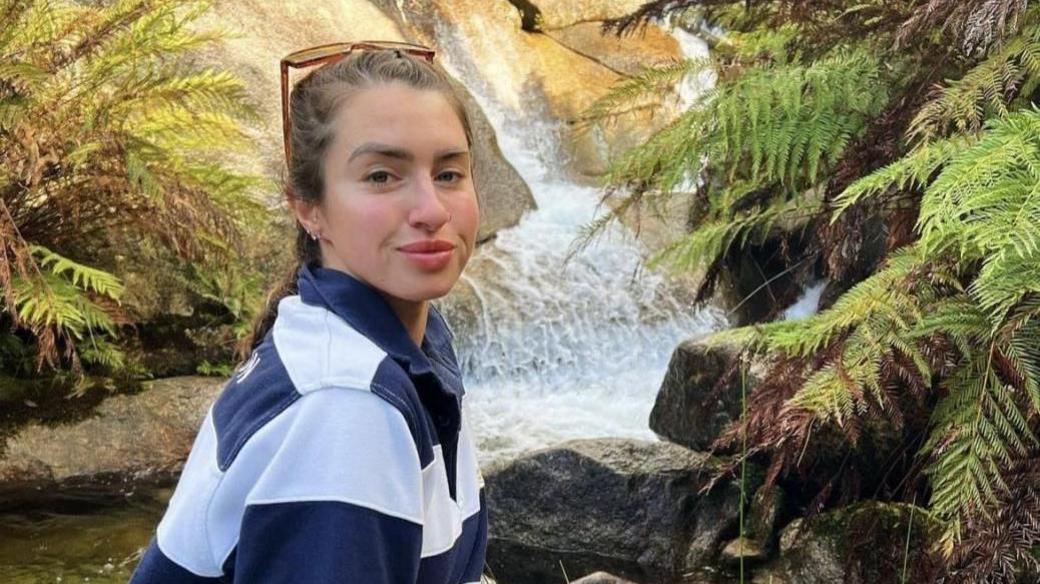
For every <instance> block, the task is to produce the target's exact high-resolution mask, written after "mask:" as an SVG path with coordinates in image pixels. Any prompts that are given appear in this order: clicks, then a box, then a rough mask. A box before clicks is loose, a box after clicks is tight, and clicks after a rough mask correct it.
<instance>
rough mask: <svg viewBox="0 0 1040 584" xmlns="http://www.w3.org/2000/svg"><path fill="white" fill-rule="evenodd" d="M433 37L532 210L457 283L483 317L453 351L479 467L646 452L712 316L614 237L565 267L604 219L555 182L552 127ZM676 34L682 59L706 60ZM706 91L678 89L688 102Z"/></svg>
mask: <svg viewBox="0 0 1040 584" xmlns="http://www.w3.org/2000/svg"><path fill="white" fill-rule="evenodd" d="M436 34H437V36H438V38H437V41H438V45H439V46H440V47H442V48H444V49H445V50H444V54H443V55H444V56H443V63H444V66H445V68H446V69H447V70H448V71H450V72H451V73H452V74H454V75H455V76H456V78H458V79H460V80H461V81H462V82H463V83H464V84H465V85H466V87H467V88H469V89H470V91H471V92H472V93H473V95H474V97H475V98H476V99H477V101H478V102H479V103H480V105H481V107H482V108H483V109H484V111H485V113H486V114H487V116H488V118H489V120H490V122H491V124H492V125H493V127H494V129H495V131H496V134H497V138H498V142H499V145H500V147H501V149H502V152H503V154H504V155H505V157H506V158H507V159H508V160H509V161H510V163H511V164H512V165H513V166H514V167H515V168H516V169H517V171H518V172H519V173H520V174H521V176H522V177H523V179H524V180H525V181H526V182H527V184H528V185H529V186H530V188H531V191H532V193H533V195H534V197H535V200H536V202H537V205H538V209H537V210H535V211H532V212H529V213H527V214H526V215H525V216H524V217H523V218H522V219H521V221H520V223H519V224H518V225H516V226H515V227H512V228H510V229H506V230H503V231H501V232H499V233H498V235H497V238H496V239H495V240H493V241H492V242H489V243H487V244H485V245H484V246H483V247H482V248H481V249H480V250H479V253H477V254H475V255H474V257H473V258H472V260H471V262H470V264H469V266H468V267H467V270H466V273H465V274H464V275H463V278H462V281H460V283H459V286H460V287H468V288H469V289H470V290H471V291H472V293H473V294H474V295H475V296H476V297H477V300H478V304H479V310H478V313H479V314H478V315H477V320H478V321H479V322H477V323H475V326H473V327H471V328H472V329H473V331H472V332H469V333H467V334H465V335H459V337H458V338H457V339H456V340H457V348H458V352H459V359H460V363H461V365H462V367H463V372H464V377H465V380H466V384H467V394H468V397H467V411H466V416H467V418H468V419H469V420H470V424H471V425H472V428H473V432H474V435H475V436H476V439H477V442H478V449H479V450H480V451H481V456H482V462H487V461H490V460H493V459H496V458H500V457H508V456H514V455H516V454H517V453H520V452H522V451H525V450H528V449H533V448H538V447H543V446H547V445H549V444H552V443H554V442H557V441H561V440H566V439H570V438H579V437H581V438H584V437H600V436H623V437H634V438H644V439H653V438H654V434H653V433H652V432H651V431H650V430H649V427H648V418H649V413H650V409H651V408H652V406H653V402H654V398H655V396H656V393H657V390H658V388H659V386H660V383H661V380H662V379H663V377H664V373H665V370H666V367H667V364H668V360H669V357H670V355H671V352H672V350H673V349H674V348H675V346H676V345H677V344H678V343H679V342H680V341H681V340H683V339H686V338H689V337H691V336H694V335H697V334H699V333H704V332H707V331H710V330H714V329H718V328H719V327H721V326H722V325H723V323H724V318H723V316H722V314H721V312H720V311H718V310H715V309H712V308H710V307H707V308H695V307H693V306H692V305H691V304H690V303H689V302H688V301H684V300H682V297H681V296H680V295H678V294H676V290H675V286H674V285H673V284H672V283H671V282H669V280H668V278H666V277H665V276H664V275H662V274H659V273H656V272H653V271H649V270H646V269H644V268H643V260H645V258H646V256H647V254H648V251H647V250H646V249H645V247H644V246H643V245H642V244H641V243H640V242H639V241H638V240H637V239H636V238H635V237H634V236H633V234H632V233H630V232H629V231H628V230H627V229H625V228H624V227H621V226H618V225H616V224H614V225H613V226H612V228H611V229H608V231H607V232H606V233H605V234H604V235H603V236H601V237H600V238H599V239H598V240H597V241H596V242H595V243H593V244H592V245H591V246H589V247H588V248H586V249H585V250H584V251H583V252H581V253H578V254H576V255H574V256H573V257H572V258H571V259H570V260H569V261H567V262H566V263H565V258H566V257H567V254H568V250H569V249H570V247H571V244H572V242H573V241H574V240H575V238H576V236H577V235H578V233H579V229H580V228H581V227H582V226H583V225H585V224H587V223H588V222H590V221H592V220H593V219H594V218H595V217H597V216H598V214H599V213H602V212H604V210H603V209H602V208H598V206H597V202H598V200H599V191H598V190H597V189H595V188H592V187H588V186H583V185H579V184H576V183H573V182H569V181H567V180H565V179H563V178H561V177H563V176H564V175H565V173H564V171H563V155H562V154H561V152H562V150H561V147H560V135H561V132H562V129H561V128H560V127H559V125H557V124H555V123H554V122H553V121H552V120H550V119H548V118H547V117H546V116H545V115H542V114H539V113H537V112H522V111H517V110H516V109H514V108H513V107H512V106H511V105H510V104H507V103H504V102H503V100H499V99H496V97H495V96H494V92H493V90H492V89H491V84H489V83H487V82H486V80H485V77H486V76H488V75H496V74H508V71H497V70H496V71H482V70H481V63H480V62H479V61H478V60H477V59H476V58H475V57H474V55H478V54H482V53H481V52H479V51H478V50H477V49H476V48H475V47H472V46H471V44H470V39H467V38H464V37H463V36H462V35H459V34H457V33H455V32H454V31H453V30H452V29H450V28H448V27H446V26H439V27H438V28H437V30H436ZM673 34H676V35H677V36H678V37H679V38H678V40H679V41H680V44H681V46H682V47H683V50H684V52H686V53H687V56H703V54H705V53H706V47H704V45H703V41H700V39H697V38H696V37H693V36H692V35H689V34H688V33H684V32H682V31H675V32H674V33H673ZM698 43H699V44H698ZM706 82H710V80H707V81H706V80H705V79H704V78H703V76H697V78H695V79H688V80H686V81H685V82H684V87H682V88H679V92H680V96H681V98H682V99H683V101H684V103H689V100H692V98H693V97H694V96H695V93H692V92H696V91H698V90H699V88H700V87H702V86H703V85H704V84H705V83H706ZM519 101H523V100H522V99H521V100H519ZM532 101H533V100H532Z"/></svg>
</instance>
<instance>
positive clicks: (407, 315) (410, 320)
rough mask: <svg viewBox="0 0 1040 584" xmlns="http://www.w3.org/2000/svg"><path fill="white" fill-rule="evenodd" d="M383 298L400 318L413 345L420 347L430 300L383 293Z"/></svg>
mask: <svg viewBox="0 0 1040 584" xmlns="http://www.w3.org/2000/svg"><path fill="white" fill-rule="evenodd" d="M383 298H386V301H387V303H388V304H389V305H390V309H391V310H393V311H394V314H396V315H397V318H399V319H400V320H401V324H403V325H404V328H405V330H407V331H408V336H410V337H412V340H413V341H415V346H417V347H421V346H422V341H423V335H424V334H425V333H426V319H427V317H428V316H429V314H430V302H429V301H428V300H421V301H413V300H401V299H400V298H394V297H391V296H389V295H386V294H383Z"/></svg>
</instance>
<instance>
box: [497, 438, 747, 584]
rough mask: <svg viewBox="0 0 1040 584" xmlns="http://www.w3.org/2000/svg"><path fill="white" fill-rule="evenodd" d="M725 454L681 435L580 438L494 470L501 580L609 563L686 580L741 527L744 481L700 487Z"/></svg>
mask: <svg viewBox="0 0 1040 584" xmlns="http://www.w3.org/2000/svg"><path fill="white" fill-rule="evenodd" d="M716 464H717V461H715V460H714V459H712V458H711V457H710V456H708V455H706V454H703V453H698V452H693V451H690V450H687V449H685V448H682V447H680V446H677V445H674V444H668V443H666V442H654V441H645V440H629V439H619V438H603V439H586V440H573V441H569V442H565V443H562V444H560V445H558V446H555V447H552V448H547V449H543V450H539V451H535V452H531V453H528V454H525V455H523V456H521V457H519V458H517V459H515V460H512V461H508V462H500V463H494V464H492V465H491V466H490V467H488V468H487V469H485V476H486V477H487V487H486V488H487V491H486V492H487V502H488V511H489V514H490V517H491V525H490V527H489V534H490V540H489V544H488V546H489V547H488V565H489V566H490V568H491V571H492V573H493V574H494V575H495V578H496V580H497V582H498V583H499V584H512V583H523V582H556V581H562V578H563V572H561V570H563V571H565V572H566V573H567V574H570V575H572V576H573V575H580V574H588V573H590V572H595V571H598V570H605V571H608V572H610V573H612V574H616V575H617V576H620V577H623V578H627V579H630V580H634V581H636V582H646V583H649V582H652V583H655V584H661V583H667V582H675V581H678V580H679V579H680V578H681V576H682V574H684V573H686V572H691V571H697V570H699V569H701V568H703V567H705V566H707V565H709V564H711V563H712V562H713V561H714V558H715V557H716V556H717V554H718V551H719V549H720V547H721V543H722V542H723V538H724V536H728V535H729V534H732V533H735V532H736V530H737V521H738V516H739V511H738V504H739V500H740V490H739V486H738V485H735V484H732V483H726V482H720V483H719V484H717V485H716V486H715V487H714V488H713V489H712V490H710V491H709V492H708V493H706V494H701V493H700V490H701V487H703V486H704V485H705V484H706V481H707V480H708V479H709V478H710V477H711V476H712V474H713V470H714V469H715V468H716Z"/></svg>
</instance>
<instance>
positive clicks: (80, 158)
mask: <svg viewBox="0 0 1040 584" xmlns="http://www.w3.org/2000/svg"><path fill="white" fill-rule="evenodd" d="M209 5H210V3H209V2H206V1H196V0H159V1H152V0H116V1H114V2H109V3H102V4H97V3H81V2H71V1H61V0H7V1H6V2H4V3H3V4H2V5H0V14H4V15H8V16H9V18H7V21H6V22H5V26H4V29H3V31H2V32H0V234H2V235H3V237H2V239H0V242H2V243H0V291H2V293H3V294H2V296H3V298H4V302H3V305H2V307H0V310H2V311H4V312H6V313H8V314H9V315H10V316H11V317H12V319H13V321H14V322H13V324H14V325H15V326H17V327H21V328H22V329H24V330H26V331H27V332H29V333H30V334H31V335H32V336H33V337H35V338H36V340H37V348H38V351H39V357H40V365H42V364H44V363H50V364H51V365H52V366H54V367H62V366H70V367H72V368H73V369H77V370H78V367H79V362H80V361H81V360H82V362H84V363H88V364H95V365H97V366H99V367H102V368H109V369H111V368H113V367H120V366H121V365H125V364H126V362H125V361H124V360H123V359H122V357H120V354H119V352H118V348H114V347H115V345H114V344H113V343H114V342H115V341H114V335H115V332H116V324H115V323H116V322H120V323H123V322H125V321H126V318H127V315H126V314H125V313H124V312H123V309H122V308H120V306H119V304H118V299H119V298H120V296H121V295H122V293H123V289H122V284H121V283H120V280H121V278H120V277H117V276H116V275H115V273H113V272H112V271H111V270H112V268H113V267H116V266H126V265H133V264H138V265H148V266H149V269H152V270H155V269H159V270H171V269H173V270H175V269H180V263H181V262H183V261H185V260H190V261H194V262H201V263H202V264H203V265H205V266H207V267H208V268H210V269H215V266H217V265H220V264H222V263H226V262H227V261H228V259H229V258H231V257H232V256H233V254H235V252H237V251H238V250H239V245H240V239H241V236H242V232H243V230H244V229H246V228H248V227H250V226H256V225H261V224H263V223H264V222H266V217H265V210H264V208H263V206H262V205H261V204H260V202H259V200H258V199H257V197H256V195H257V194H258V193H259V192H260V191H261V190H262V189H264V188H267V187H269V186H270V184H269V182H268V181H264V180H261V179H259V178H257V177H251V176H245V175H242V174H241V173H238V172H235V171H232V170H231V169H229V168H228V167H227V166H226V155H227V153H228V152H229V151H231V152H242V153H247V152H250V151H251V149H252V148H253V146H254V144H253V142H252V140H251V139H250V138H248V137H247V135H246V133H245V131H244V129H243V126H242V123H243V122H246V121H250V120H255V119H256V115H257V114H256V111H255V109H254V108H253V107H252V106H251V105H250V104H249V103H248V102H247V100H246V99H245V84H244V82H243V81H242V80H241V79H239V78H237V77H236V76H234V75H233V74H231V73H230V72H227V71H221V70H218V69H200V68H198V67H196V66H194V65H193V63H192V60H191V59H190V58H187V57H190V56H191V55H192V53H193V52H194V51H196V50H198V49H200V48H204V47H207V46H209V45H211V44H212V43H214V42H215V41H217V40H218V39H220V38H222V37H223V36H224V33H223V32H221V31H200V30H198V29H197V28H196V27H194V26H193V23H194V22H195V21H196V20H197V19H198V18H199V16H201V15H202V14H203V13H204V12H205V11H206V10H207V9H208V8H209ZM163 248H165V249H168V250H171V251H172V252H174V253H173V254H171V255H169V256H167V255H162V254H159V253H155V252H148V253H152V254H153V256H154V257H152V258H150V260H151V261H149V258H144V257H142V258H133V259H130V258H127V257H126V256H125V251H117V250H133V253H139V254H140V253H145V250H155V249H163ZM73 257H75V258H84V261H83V262H75V261H72V260H71V259H70V258H73ZM87 258H89V259H87ZM81 342H83V343H86V344H84V345H83V346H82V349H83V351H86V352H85V353H83V352H80V353H77V350H76V347H77V345H79V344H80V343H81Z"/></svg>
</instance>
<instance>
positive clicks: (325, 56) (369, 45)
mask: <svg viewBox="0 0 1040 584" xmlns="http://www.w3.org/2000/svg"><path fill="white" fill-rule="evenodd" d="M354 51H400V52H401V53H408V54H409V55H415V56H417V57H421V58H423V59H426V60H427V61H430V62H433V57H434V55H435V54H436V53H435V52H434V50H433V49H431V48H430V47H426V46H423V45H416V44H412V43H400V42H395V41H355V42H346V43H331V44H328V45H320V46H317V47H311V48H309V49H303V50H300V51H295V52H292V53H289V54H288V55H286V56H285V57H284V58H283V59H282V61H281V64H280V68H281V73H282V138H283V139H284V141H285V165H286V167H288V166H289V164H290V160H292V147H291V140H290V137H289V135H290V133H291V130H292V126H291V120H290V117H289V68H290V67H291V68H293V69H303V68H305V67H313V66H315V65H327V64H329V63H335V62H336V61H339V60H340V59H342V58H344V57H346V56H347V55H349V54H350V53H352V52H354Z"/></svg>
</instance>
